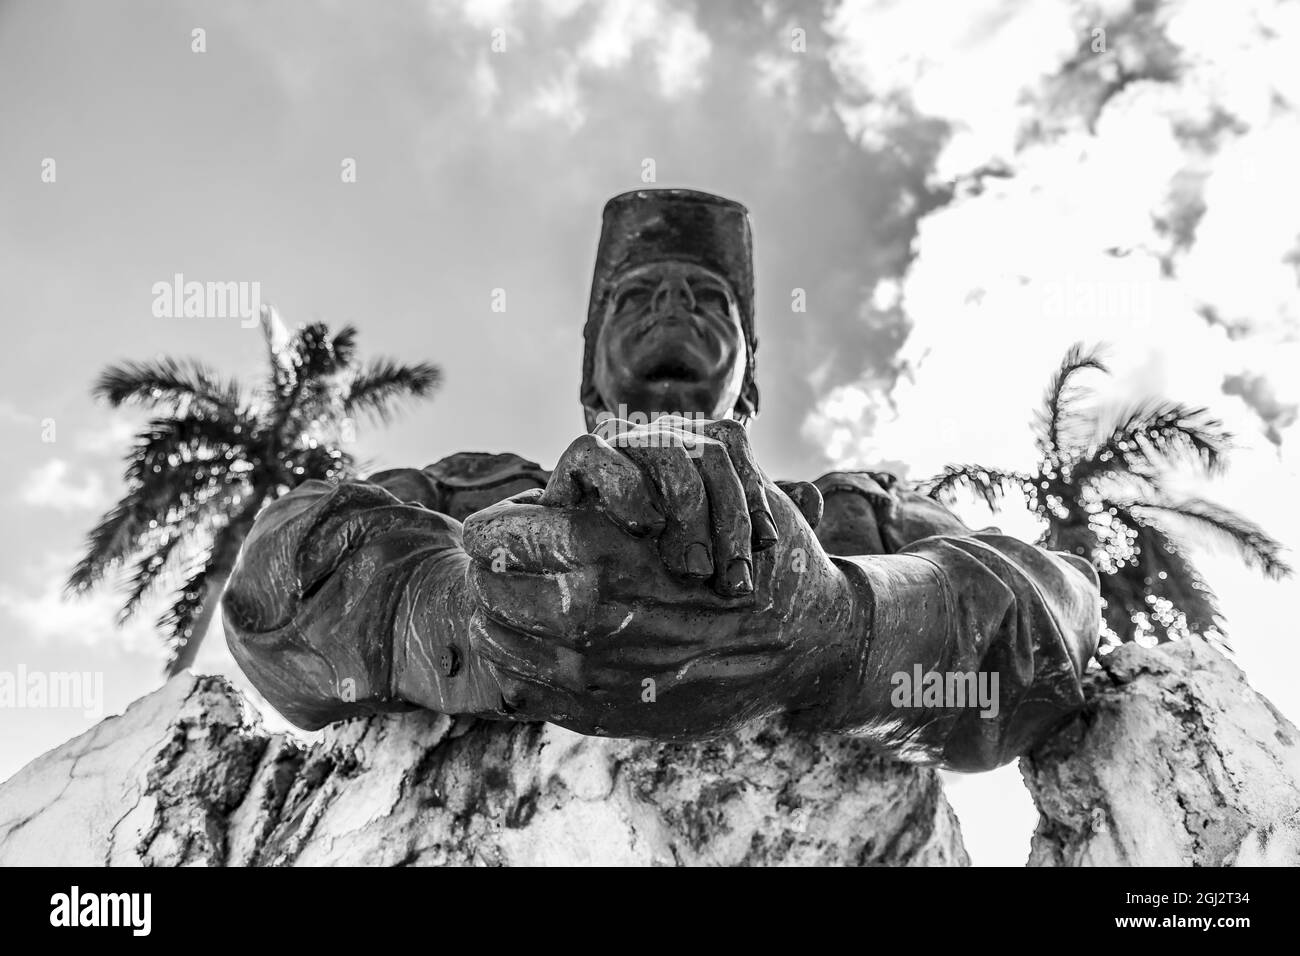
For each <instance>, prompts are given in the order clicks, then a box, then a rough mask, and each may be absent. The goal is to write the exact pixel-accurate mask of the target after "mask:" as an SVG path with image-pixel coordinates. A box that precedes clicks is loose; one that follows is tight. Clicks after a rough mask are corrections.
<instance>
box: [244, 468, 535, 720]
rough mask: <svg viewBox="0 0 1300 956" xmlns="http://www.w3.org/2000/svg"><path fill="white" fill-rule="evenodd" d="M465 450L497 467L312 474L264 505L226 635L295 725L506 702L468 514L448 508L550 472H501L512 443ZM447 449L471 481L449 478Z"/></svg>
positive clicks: (488, 710) (491, 709) (491, 710)
mask: <svg viewBox="0 0 1300 956" xmlns="http://www.w3.org/2000/svg"><path fill="white" fill-rule="evenodd" d="M469 457H470V458H472V459H473V461H472V462H471V463H470V464H472V465H474V466H476V467H478V468H479V469H480V470H486V465H491V464H497V465H502V468H501V469H498V470H497V472H494V473H492V474H490V475H489V476H488V478H487V480H485V481H484V482H476V481H475V475H476V474H477V473H476V472H474V471H473V469H472V468H466V467H463V466H464V465H465V462H464V460H463V459H462V456H453V458H452V459H445V460H444V462H440V463H439V464H438V465H434V466H430V467H429V468H427V469H424V470H416V469H395V470H392V471H387V472H383V473H381V474H379V475H376V476H375V477H374V478H373V479H371V480H369V481H349V482H342V483H340V484H338V485H331V484H328V483H326V482H322V481H309V482H306V483H304V484H303V485H301V486H299V487H298V488H296V489H294V490H293V491H292V492H290V493H289V494H287V495H285V496H284V497H282V498H280V499H278V500H277V501H275V502H273V503H272V504H271V505H269V506H268V507H267V508H266V509H264V510H263V512H262V513H261V514H260V515H259V516H258V519H257V521H256V522H255V523H254V525H253V528H252V530H251V532H250V533H249V536H248V538H247V539H246V540H245V542H244V546H243V549H242V551H241V553H240V559H239V562H238V564H237V565H236V567H235V570H234V572H233V574H232V575H231V579H230V582H229V584H228V586H227V588H226V593H225V596H224V598H223V601H222V610H223V617H224V622H225V629H226V636H227V642H228V643H229V646H230V649H231V652H232V654H233V655H234V657H235V660H236V661H237V662H238V663H239V665H240V667H241V668H243V670H244V673H245V674H247V675H248V677H249V679H250V680H251V681H252V683H253V685H254V686H255V687H256V688H257V689H258V691H259V692H261V694H262V695H263V696H264V697H266V699H267V700H268V701H269V702H270V703H271V704H272V705H273V706H274V707H275V708H276V709H277V710H279V711H280V712H281V713H282V714H283V715H284V716H285V717H286V718H288V719H289V720H290V721H292V722H293V723H294V724H296V725H298V726H300V727H304V728H308V729H315V728H318V727H322V726H324V725H325V724H328V723H331V722H333V721H336V720H342V719H346V718H348V717H353V716H358V715H361V714H368V713H373V712H376V711H384V710H404V709H408V708H410V707H412V706H421V707H428V708H432V709H436V710H443V711H447V712H452V713H460V714H475V713H478V714H495V713H497V712H498V711H499V709H500V703H501V701H500V692H499V690H498V688H497V684H496V681H495V679H494V678H493V676H492V675H491V673H490V672H489V670H488V666H487V665H486V664H485V663H483V662H482V661H481V659H480V658H479V657H478V656H477V655H476V654H473V653H471V652H470V646H471V644H470V636H469V628H470V619H471V616H472V613H473V604H472V602H471V600H470V597H469V594H468V591H467V588H466V583H465V576H466V570H467V567H468V564H469V558H468V557H467V555H466V554H465V549H464V547H463V545H462V538H461V524H460V522H459V521H458V520H456V518H455V517H452V515H451V514H448V513H444V510H445V511H447V512H453V513H455V512H460V511H464V510H467V509H468V510H473V503H474V502H477V501H478V500H479V499H481V498H482V497H483V496H484V495H487V496H488V497H491V496H492V495H494V494H512V493H514V492H515V491H518V490H521V489H522V488H523V487H529V486H536V485H537V484H538V482H539V481H542V480H544V479H542V478H541V477H540V475H538V476H532V475H526V474H514V473H506V472H508V469H507V468H506V465H509V464H510V462H506V461H505V460H506V459H512V460H513V456H469ZM489 458H491V459H492V461H487V459H489ZM520 461H522V460H520ZM447 462H452V463H453V464H459V465H461V466H462V467H461V468H460V479H462V480H458V481H455V482H453V483H452V484H448V483H447V482H445V481H443V480H442V479H443V478H446V477H447V473H448V468H447V465H446V463H447ZM485 462H486V465H485ZM503 463H504V464H503ZM525 464H530V463H525ZM533 467H535V466H533ZM452 470H453V471H455V469H452ZM502 474H505V477H506V480H502ZM543 474H544V473H543ZM480 486H481V487H480ZM435 508H436V509H444V510H434V509H435Z"/></svg>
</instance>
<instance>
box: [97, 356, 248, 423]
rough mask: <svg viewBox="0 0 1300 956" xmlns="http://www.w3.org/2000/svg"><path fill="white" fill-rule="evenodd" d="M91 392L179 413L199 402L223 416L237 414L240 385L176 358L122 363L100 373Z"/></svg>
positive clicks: (111, 399) (114, 401)
mask: <svg viewBox="0 0 1300 956" xmlns="http://www.w3.org/2000/svg"><path fill="white" fill-rule="evenodd" d="M91 393H92V394H93V395H94V396H95V397H96V398H99V399H102V400H104V401H106V402H108V403H109V404H110V405H112V406H114V407H115V408H116V407H119V406H121V405H125V404H139V405H163V406H166V407H169V408H171V409H173V410H174V411H177V412H180V411H182V410H183V409H185V408H186V407H187V406H188V405H189V404H191V403H192V404H197V405H200V406H202V407H205V408H207V409H209V410H211V411H213V412H217V413H219V414H222V415H231V416H233V415H237V414H238V411H239V407H240V404H241V397H240V393H239V387H238V386H237V385H236V384H235V383H234V382H231V381H223V380H222V379H221V378H220V377H219V376H218V375H217V374H216V373H215V372H213V371H212V370H210V369H208V368H206V367H205V366H203V365H201V364H200V363H198V362H195V361H181V360H178V359H173V358H163V359H158V360H157V361H153V362H123V363H122V364H120V365H110V366H109V367H108V368H106V369H104V371H103V372H101V373H100V375H99V378H98V379H97V380H96V381H95V384H94V386H93V387H92V389H91Z"/></svg>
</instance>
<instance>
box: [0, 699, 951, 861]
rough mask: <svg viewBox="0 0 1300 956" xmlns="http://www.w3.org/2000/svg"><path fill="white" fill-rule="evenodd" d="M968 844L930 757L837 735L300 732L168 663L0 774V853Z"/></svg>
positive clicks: (403, 856) (665, 855)
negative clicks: (639, 737)
mask: <svg viewBox="0 0 1300 956" xmlns="http://www.w3.org/2000/svg"><path fill="white" fill-rule="evenodd" d="M967 862H968V860H967V856H966V852H965V849H964V848H963V846H962V842H961V835H960V833H959V831H958V827H957V822H956V819H955V817H954V815H953V813H952V810H951V809H950V808H949V806H948V803H947V801H946V800H945V799H944V796H943V793H942V790H941V788H940V783H939V780H938V777H937V775H936V774H935V773H933V772H932V771H930V770H925V769H918V768H914V767H908V766H904V765H901V764H898V763H893V762H890V761H886V760H882V759H880V758H878V757H875V756H872V755H871V754H870V752H869V751H868V749H867V748H866V746H865V745H863V744H862V743H860V742H857V741H853V740H850V739H845V738H834V737H821V738H812V737H805V736H801V735H799V734H796V733H791V732H787V731H786V730H785V729H784V728H783V727H782V726H780V725H779V724H777V723H773V724H768V725H762V726H757V727H754V728H751V729H749V730H747V731H746V732H744V733H742V734H739V735H736V736H733V737H728V738H725V739H723V740H719V741H715V742H711V743H706V744H693V745H666V744H656V743H648V742H636V741H616V740H601V739H596V738H590V737H582V736H579V735H577V734H572V733H569V732H567V731H564V730H561V729H559V728H556V727H553V726H550V725H529V724H500V723H492V722H485V721H466V720H461V721H453V720H451V719H449V718H447V717H442V716H438V715H434V714H429V713H413V714H404V715H393V716H387V717H376V718H370V719H366V720H358V721H352V722H349V723H346V724H340V725H337V726H335V727H334V728H332V729H331V730H330V731H329V732H328V733H327V734H326V736H325V737H324V739H322V740H321V741H319V742H317V743H316V744H313V745H312V746H311V747H309V748H305V747H303V746H302V745H300V744H299V743H297V742H296V741H294V740H293V739H291V738H288V737H285V736H283V735H277V734H269V733H267V732H266V731H265V730H263V729H262V728H261V726H260V722H259V720H258V719H257V717H256V716H255V715H254V714H253V713H252V711H251V709H250V708H249V707H248V706H247V704H246V702H245V701H244V700H243V698H242V697H241V696H240V695H239V694H238V693H237V692H236V691H235V690H234V689H233V688H232V687H231V686H230V685H229V684H228V683H227V682H226V681H224V680H223V679H221V678H215V677H200V678H196V677H192V676H188V675H185V676H181V677H177V678H174V679H173V680H172V681H171V682H169V683H168V684H167V685H166V686H164V687H163V688H161V689H160V690H158V691H157V692H155V693H154V694H151V695H149V696H148V697H145V698H142V699H141V700H139V701H137V702H136V703H135V704H134V705H132V706H131V707H130V708H129V709H128V710H127V712H126V713H125V714H123V715H122V716H121V717H116V718H110V719H108V720H106V721H104V722H103V723H101V724H99V725H98V726H96V727H95V728H94V729H92V730H91V731H89V732H88V733H86V734H84V735H82V736H81V737H78V738H76V739H74V740H72V741H69V742H68V743H67V744H64V745H63V746H61V747H59V748H57V749H56V750H53V751H51V752H50V753H48V754H46V755H44V756H43V757H41V758H39V759H37V760H36V761H34V762H33V763H31V764H29V765H28V766H27V767H25V768H24V769H23V770H22V771H20V772H19V773H18V774H17V775H15V776H14V777H13V778H12V779H10V780H9V781H8V782H7V783H5V784H4V785H2V786H0V865H5V864H17V863H50V864H53V863H65V864H77V863H80V864H91V865H96V864H104V863H110V864H119V865H122V864H124V865H141V864H143V865H187V864H207V865H221V864H237V865H286V864H374V865H411V864H419V865H430V864H472V865H483V864H486V865H494V864H583V863H607V864H668V865H671V864H769V865H770V864H814V863H816V864H914V865H962V864H965V863H967Z"/></svg>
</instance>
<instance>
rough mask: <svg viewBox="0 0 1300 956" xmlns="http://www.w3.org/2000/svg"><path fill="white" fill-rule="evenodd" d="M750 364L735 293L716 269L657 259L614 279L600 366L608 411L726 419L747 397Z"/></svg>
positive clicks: (600, 344) (598, 384) (603, 325)
mask: <svg viewBox="0 0 1300 956" xmlns="http://www.w3.org/2000/svg"><path fill="white" fill-rule="evenodd" d="M745 361H746V354H745V335H744V330H743V328H742V326H741V324H740V310H739V308H738V307H737V304H736V296H735V293H734V292H733V291H732V289H731V284H730V283H729V282H728V281H727V280H726V279H724V278H723V277H722V276H720V275H718V274H717V273H716V272H713V271H712V270H710V269H706V268H704V267H703V266H698V265H694V264H692V263H685V262H656V263H650V264H648V265H643V266H637V267H636V268H633V269H629V270H627V271H626V272H624V273H623V274H622V275H620V276H618V278H617V279H616V280H615V282H614V287H613V290H612V292H611V294H610V296H609V299H608V302H607V304H606V307H605V318H604V321H603V322H602V323H601V328H600V335H599V337H598V339H597V342H596V356H595V369H594V372H595V385H596V389H597V391H599V393H600V397H601V399H602V400H603V402H604V404H605V409H606V410H608V411H610V412H617V411H618V408H619V406H620V405H623V406H625V407H626V409H627V410H628V411H629V412H642V413H644V414H647V415H653V414H655V413H667V412H680V413H682V414H701V415H705V416H707V417H709V418H724V417H726V416H727V415H728V414H730V412H731V410H732V408H733V407H734V406H735V404H736V400H737V399H738V398H739V397H740V389H741V386H742V385H743V383H744V378H745Z"/></svg>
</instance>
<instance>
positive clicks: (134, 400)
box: [67, 308, 441, 676]
mask: <svg viewBox="0 0 1300 956" xmlns="http://www.w3.org/2000/svg"><path fill="white" fill-rule="evenodd" d="M261 325H262V331H263V336H264V338H265V341H266V347H267V359H268V362H269V365H270V369H269V374H268V375H267V377H266V380H265V382H264V383H263V385H262V386H261V388H260V389H258V390H257V391H256V392H254V393H253V394H252V395H248V394H245V392H244V391H243V390H242V389H241V388H240V386H239V385H238V384H237V383H236V382H234V381H231V380H226V379H222V378H221V377H219V376H218V375H217V374H216V373H214V372H213V371H211V370H210V369H208V368H206V367H205V366H203V365H202V364H200V363H199V362H196V361H192V360H189V361H177V360H175V359H171V358H164V359H160V360H157V361H153V362H125V363H123V364H120V365H112V366H109V367H108V368H106V369H105V370H104V371H103V373H102V374H101V375H100V377H99V380H98V381H97V382H96V383H95V386H94V389H93V392H94V395H95V396H96V397H97V398H100V399H102V400H104V401H106V402H108V404H110V405H112V406H113V407H120V406H123V405H140V406H144V407H146V408H150V409H153V410H156V412H157V413H158V417H155V418H153V419H152V420H151V421H150V422H149V424H148V426H147V427H145V428H144V430H142V431H141V432H140V433H139V434H138V435H137V436H136V438H135V441H134V444H133V446H132V447H131V450H130V451H129V452H128V453H127V456H126V471H125V474H124V479H125V482H126V493H125V495H123V497H122V500H121V501H119V502H118V503H117V504H116V505H115V506H113V508H112V509H110V510H109V511H108V512H107V513H106V514H105V515H104V516H103V517H102V518H101V519H100V522H99V524H98V525H96V526H95V528H94V530H92V531H91V532H90V534H89V536H88V538H87V542H86V552H85V556H84V557H82V559H81V560H80V562H79V563H78V564H77V566H76V567H75V568H74V569H73V571H72V574H71V576H70V577H69V579H68V584H67V589H68V591H69V592H70V593H72V594H84V593H85V592H87V591H88V590H90V589H91V588H92V587H94V586H95V585H96V584H97V583H99V582H100V581H102V580H103V579H104V578H105V577H106V576H107V575H108V574H109V573H110V572H113V571H117V570H118V569H120V568H123V567H125V566H126V565H127V564H128V563H130V564H131V567H130V571H129V578H128V579H127V581H126V591H125V600H124V601H123V604H122V608H121V610H120V611H119V613H118V624H119V625H120V624H122V623H123V622H125V621H126V620H127V619H128V618H130V617H131V616H132V615H133V614H135V613H136V611H138V610H139V609H140V607H141V605H142V603H143V602H144V601H145V599H146V598H147V597H149V596H150V595H151V594H153V593H154V592H155V591H156V590H158V589H159V588H160V587H161V586H162V585H163V584H164V583H167V584H171V585H175V587H174V589H173V593H172V594H171V603H170V606H169V607H168V609H167V610H166V612H165V613H164V614H163V615H162V617H160V618H159V620H158V627H159V629H160V630H161V631H162V633H163V637H164V639H165V641H166V642H167V645H168V648H169V652H170V653H169V658H168V662H167V674H168V676H171V675H173V674H176V673H178V672H180V671H181V670H183V669H184V668H186V667H188V666H189V665H190V664H191V663H192V662H193V660H194V656H195V654H196V653H197V652H198V649H199V645H200V643H201V642H202V640H203V637H204V635H205V634H206V633H207V630H208V626H209V624H211V622H212V618H213V615H214V614H215V613H216V610H217V606H218V603H219V600H220V597H221V592H222V590H223V589H224V587H225V585H226V581H227V579H228V578H229V577H230V573H231V571H232V570H233V569H234V564H235V559H236V558H237V557H238V555H239V548H240V545H241V544H242V543H243V541H244V537H245V536H246V535H247V534H248V531H249V528H250V527H252V524H253V519H254V518H255V517H257V513H258V511H259V510H260V509H261V508H262V506H263V505H265V504H266V503H267V502H269V501H272V500H274V499H275V498H278V497H279V496H280V495H283V494H285V493H286V492H288V491H289V490H290V489H291V488H293V487H295V486H297V485H299V484H301V483H302V482H304V481H307V480H309V479H312V478H318V479H323V480H326V481H337V480H339V479H340V478H343V477H346V476H348V475H350V474H351V473H352V472H353V470H354V468H355V462H354V461H353V459H352V457H351V456H350V455H349V454H348V453H347V452H346V451H344V450H343V448H342V447H341V446H342V445H343V444H344V443H345V441H347V440H350V439H351V437H352V436H351V434H350V432H351V429H352V427H353V426H352V416H353V415H368V416H370V417H372V418H374V419H377V420H379V421H387V420H388V417H389V415H390V413H391V411H392V410H393V407H394V405H395V403H397V402H398V401H399V400H400V399H402V398H404V397H408V396H409V397H415V398H423V397H425V396H428V395H431V394H432V393H433V391H434V390H435V389H436V388H437V386H438V385H439V383H440V381H441V372H440V370H439V369H438V368H437V367H435V366H433V365H429V364H427V363H424V362H420V363H417V364H414V365H399V364H397V363H395V362H392V361H390V360H387V359H379V360H376V361H373V362H371V363H369V364H367V365H364V366H362V365H360V364H359V363H358V362H357V360H356V337H357V331H356V329H354V328H353V327H352V326H350V325H349V326H344V327H343V328H342V329H340V330H339V331H338V332H336V333H334V334H333V335H331V334H330V330H329V328H328V327H327V326H326V325H325V324H324V323H313V324H311V325H305V326H299V327H298V328H297V330H295V331H293V332H289V331H288V330H287V329H286V328H285V326H284V325H283V324H282V323H281V322H280V320H279V318H278V316H277V315H276V313H275V312H274V310H272V309H270V308H263V309H262V314H261Z"/></svg>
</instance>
